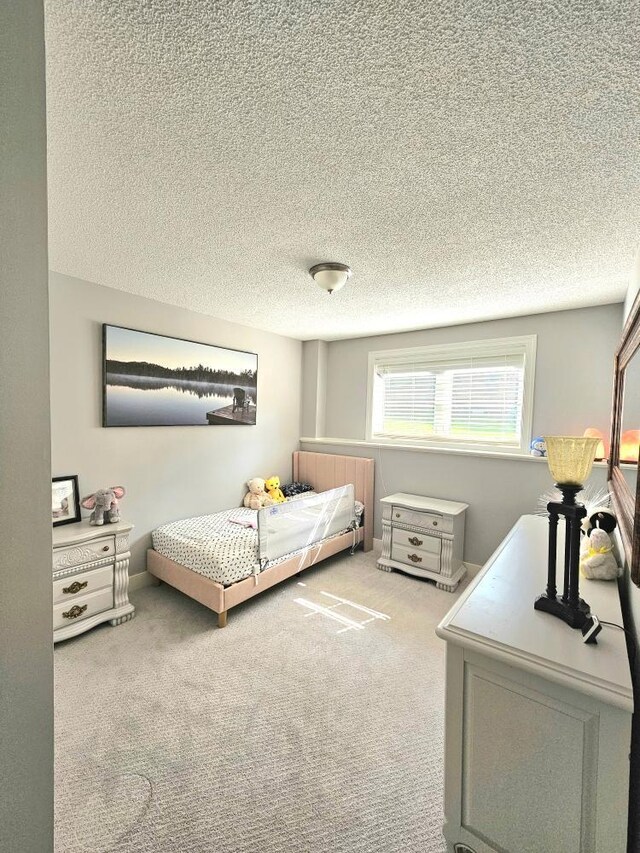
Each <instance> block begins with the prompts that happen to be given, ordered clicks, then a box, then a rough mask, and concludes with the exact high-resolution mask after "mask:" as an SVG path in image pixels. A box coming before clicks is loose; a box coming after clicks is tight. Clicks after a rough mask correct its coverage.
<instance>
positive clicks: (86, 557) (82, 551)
mask: <svg viewBox="0 0 640 853" xmlns="http://www.w3.org/2000/svg"><path fill="white" fill-rule="evenodd" d="M115 553H116V537H115V536H101V537H100V539H94V540H93V541H92V542H82V543H80V544H78V545H67V546H66V547H64V548H56V549H55V550H54V552H53V569H54V571H55V570H56V569H70V568H72V567H73V566H82V565H84V564H85V563H92V562H94V561H95V560H102V559H104V558H105V557H113V555H114V554H115Z"/></svg>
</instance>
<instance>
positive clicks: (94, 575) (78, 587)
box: [53, 566, 113, 606]
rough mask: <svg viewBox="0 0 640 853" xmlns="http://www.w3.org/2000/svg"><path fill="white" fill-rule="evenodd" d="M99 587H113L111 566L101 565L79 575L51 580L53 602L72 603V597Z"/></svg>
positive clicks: (74, 597) (95, 590)
mask: <svg viewBox="0 0 640 853" xmlns="http://www.w3.org/2000/svg"><path fill="white" fill-rule="evenodd" d="M99 589H113V566H103V567H102V568H100V569H93V570H92V571H90V572H83V573H82V574H81V575H75V576H73V577H67V578H60V580H57V581H54V582H53V603H54V604H61V603H62V602H65V603H67V602H68V603H69V606H71V605H72V604H73V599H76V598H79V597H80V596H82V595H88V594H89V593H91V592H97V590H99Z"/></svg>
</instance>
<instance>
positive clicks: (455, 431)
mask: <svg viewBox="0 0 640 853" xmlns="http://www.w3.org/2000/svg"><path fill="white" fill-rule="evenodd" d="M532 339H533V352H532V349H531V341H532ZM372 355H373V356H374V358H373V394H372V406H371V409H372V411H371V431H370V434H371V438H372V439H388V440H400V439H410V440H416V441H429V442H433V443H454V444H463V443H472V444H474V445H484V446H489V447H492V446H494V447H495V446H502V447H505V448H509V449H512V450H517V449H521V448H523V445H524V442H525V439H526V444H527V445H528V442H529V439H530V436H529V435H528V434H527V435H525V432H526V430H527V421H528V420H529V419H528V418H527V417H525V415H526V414H527V413H526V412H525V407H526V403H527V401H528V400H530V397H531V391H532V388H531V389H529V393H527V390H528V389H527V388H526V384H527V379H528V378H529V377H531V378H532V365H531V363H530V362H531V360H532V356H533V357H534V355H535V337H533V338H531V337H527V338H510V339H501V340H499V341H479V342H472V343H467V344H460V345H448V346H443V347H430V348H421V349H416V350H404V351H400V352H398V351H393V352H392V353H384V352H382V353H373V354H372ZM528 368H529V369H528Z"/></svg>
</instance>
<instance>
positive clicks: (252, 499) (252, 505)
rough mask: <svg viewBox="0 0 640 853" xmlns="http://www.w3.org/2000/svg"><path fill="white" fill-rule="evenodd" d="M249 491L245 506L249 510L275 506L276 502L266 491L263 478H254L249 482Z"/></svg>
mask: <svg viewBox="0 0 640 853" xmlns="http://www.w3.org/2000/svg"><path fill="white" fill-rule="evenodd" d="M247 486H248V488H249V491H248V492H247V494H246V495H245V496H244V501H243V504H244V505H245V506H246V507H248V508H249V509H262V507H263V506H273V504H274V503H275V501H274V500H273V498H270V497H269V495H268V494H267V493H266V491H265V483H264V480H263V479H262V477H254V478H253V479H252V480H249V481H248V482H247Z"/></svg>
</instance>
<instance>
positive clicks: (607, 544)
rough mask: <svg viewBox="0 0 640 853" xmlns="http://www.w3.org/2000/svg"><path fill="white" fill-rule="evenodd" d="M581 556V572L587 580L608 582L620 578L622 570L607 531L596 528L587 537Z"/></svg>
mask: <svg viewBox="0 0 640 853" xmlns="http://www.w3.org/2000/svg"><path fill="white" fill-rule="evenodd" d="M581 551H582V553H581V556H580V571H581V572H582V574H583V575H584V576H585V578H591V579H592V580H601V581H608V580H613V579H614V578H618V577H620V574H621V571H622V570H621V568H620V567H619V566H618V563H617V561H616V558H615V557H614V555H613V543H612V542H611V537H610V536H609V534H608V533H607V531H606V530H601V529H600V528H599V527H594V528H593V529H592V530H591V533H590V534H589V535H588V536H585V538H584V540H583V543H582V548H581Z"/></svg>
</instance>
